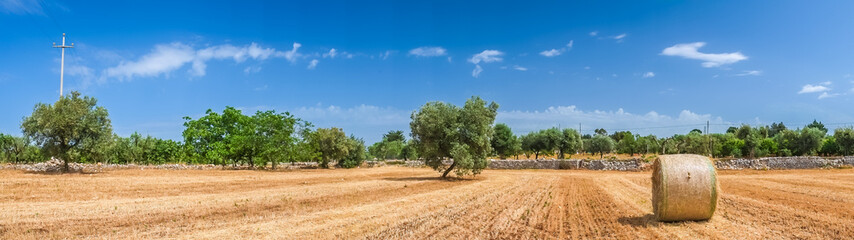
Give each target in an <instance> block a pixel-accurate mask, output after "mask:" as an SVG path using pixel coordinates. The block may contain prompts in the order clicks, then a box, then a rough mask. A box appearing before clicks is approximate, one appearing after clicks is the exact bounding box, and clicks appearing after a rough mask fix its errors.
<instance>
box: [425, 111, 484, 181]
mask: <svg viewBox="0 0 854 240" xmlns="http://www.w3.org/2000/svg"><path fill="white" fill-rule="evenodd" d="M497 111H498V104H496V103H495V102H492V103H490V104H489V105H487V104H486V101H484V100H483V99H481V98H480V97H472V98H470V99H469V100H467V101H466V104H465V105H464V106H463V107H462V108H459V107H457V106H454V105H453V104H449V103H444V102H429V103H427V104H425V105H424V106H422V107H421V108H420V109H419V110H418V111H417V112H413V113H412V117H411V118H412V122H411V123H410V124H409V126H410V128H411V129H412V138H413V141H414V144H415V146H416V149H417V151H418V153H419V155H420V157H421V158H423V159H424V161H425V164H426V165H428V166H430V167H432V168H433V169H435V170H437V171H440V172H444V173H443V174H442V177H446V176H447V175H448V173H449V172H450V171H451V170H454V172H455V174H456V175H457V176H465V175H468V174H475V175H476V174H479V173H480V172H481V171H482V170H483V169H484V168H486V165H487V160H486V158H487V156H489V154H490V153H491V152H492V146H490V142H491V139H490V138H491V137H492V134H493V133H492V131H493V130H492V124H493V122H494V121H495V116H496V114H497ZM445 159H449V160H452V163H451V165H450V166H445V165H444V164H442V160H445ZM455 168H456V169H455Z"/></svg>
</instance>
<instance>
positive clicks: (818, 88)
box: [798, 82, 830, 94]
mask: <svg viewBox="0 0 854 240" xmlns="http://www.w3.org/2000/svg"><path fill="white" fill-rule="evenodd" d="M827 85H830V84H829V83H827V82H824V83H820V84H819V85H812V84H807V85H804V86H803V87H801V91H798V94H804V93H817V92H827V91H830V88H829V87H827Z"/></svg>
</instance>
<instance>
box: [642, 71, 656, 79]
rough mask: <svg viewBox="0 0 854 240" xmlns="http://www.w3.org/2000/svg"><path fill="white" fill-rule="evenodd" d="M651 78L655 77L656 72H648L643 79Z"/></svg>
mask: <svg viewBox="0 0 854 240" xmlns="http://www.w3.org/2000/svg"><path fill="white" fill-rule="evenodd" d="M651 77H655V73H654V72H646V73H644V74H643V78H651Z"/></svg>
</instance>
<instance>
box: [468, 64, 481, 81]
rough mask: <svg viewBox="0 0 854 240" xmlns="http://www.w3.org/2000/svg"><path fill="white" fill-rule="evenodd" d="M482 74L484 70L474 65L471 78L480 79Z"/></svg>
mask: <svg viewBox="0 0 854 240" xmlns="http://www.w3.org/2000/svg"><path fill="white" fill-rule="evenodd" d="M482 72H483V68H482V67H480V65H474V70H471V76H472V77H475V78H477V77H480V73H482Z"/></svg>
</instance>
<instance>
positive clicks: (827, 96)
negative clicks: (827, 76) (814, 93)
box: [818, 92, 839, 99]
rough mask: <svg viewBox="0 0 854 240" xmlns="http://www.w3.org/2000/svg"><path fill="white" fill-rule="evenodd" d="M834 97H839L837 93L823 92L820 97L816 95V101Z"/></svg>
mask: <svg viewBox="0 0 854 240" xmlns="http://www.w3.org/2000/svg"><path fill="white" fill-rule="evenodd" d="M836 96H839V93H827V92H823V93H821V95H818V99H825V98H832V97H836Z"/></svg>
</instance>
